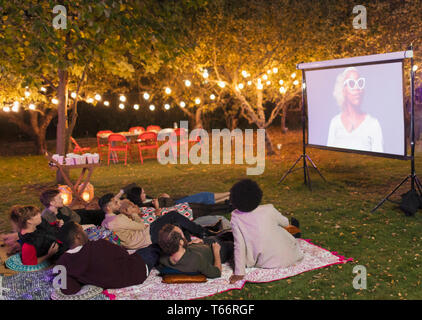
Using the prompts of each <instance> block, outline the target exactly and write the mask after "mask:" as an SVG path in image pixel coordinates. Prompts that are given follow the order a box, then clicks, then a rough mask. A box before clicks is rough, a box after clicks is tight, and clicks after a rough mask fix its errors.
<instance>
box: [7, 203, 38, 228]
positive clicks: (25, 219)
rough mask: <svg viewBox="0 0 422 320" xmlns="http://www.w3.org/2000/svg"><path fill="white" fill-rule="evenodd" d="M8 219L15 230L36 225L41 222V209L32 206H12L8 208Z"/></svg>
mask: <svg viewBox="0 0 422 320" xmlns="http://www.w3.org/2000/svg"><path fill="white" fill-rule="evenodd" d="M10 220H11V222H12V224H13V225H14V227H15V229H17V231H21V230H22V229H26V228H29V227H31V226H32V227H36V226H38V225H39V224H40V223H41V221H42V220H41V211H40V209H38V208H37V207H34V206H13V207H12V208H11V209H10Z"/></svg>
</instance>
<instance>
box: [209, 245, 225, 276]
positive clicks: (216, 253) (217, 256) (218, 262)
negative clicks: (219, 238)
mask: <svg viewBox="0 0 422 320" xmlns="http://www.w3.org/2000/svg"><path fill="white" fill-rule="evenodd" d="M211 248H212V253H213V254H214V267H216V268H218V270H220V274H221V272H222V271H223V267H222V266H221V256H220V249H221V246H220V244H219V243H218V242H214V243H213V244H212V245H211Z"/></svg>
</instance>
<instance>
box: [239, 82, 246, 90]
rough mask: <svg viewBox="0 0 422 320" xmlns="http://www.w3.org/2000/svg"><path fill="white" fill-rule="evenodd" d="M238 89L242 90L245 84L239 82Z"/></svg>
mask: <svg viewBox="0 0 422 320" xmlns="http://www.w3.org/2000/svg"><path fill="white" fill-rule="evenodd" d="M237 87H238V88H239V89H240V90H242V89H243V88H244V87H245V86H244V85H243V83H239V85H238V86H237Z"/></svg>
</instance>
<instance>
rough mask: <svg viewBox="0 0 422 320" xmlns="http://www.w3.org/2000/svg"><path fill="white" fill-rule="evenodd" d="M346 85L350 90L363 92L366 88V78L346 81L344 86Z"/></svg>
mask: <svg viewBox="0 0 422 320" xmlns="http://www.w3.org/2000/svg"><path fill="white" fill-rule="evenodd" d="M346 84H347V86H348V87H349V89H350V90H356V89H360V90H362V89H363V88H365V78H359V79H357V80H355V79H347V80H344V85H346Z"/></svg>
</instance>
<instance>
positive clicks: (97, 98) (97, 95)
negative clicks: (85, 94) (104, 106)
mask: <svg viewBox="0 0 422 320" xmlns="http://www.w3.org/2000/svg"><path fill="white" fill-rule="evenodd" d="M94 98H95V100H97V101H100V100H101V95H99V94H98V93H97V94H96V95H95V97H94Z"/></svg>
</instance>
